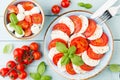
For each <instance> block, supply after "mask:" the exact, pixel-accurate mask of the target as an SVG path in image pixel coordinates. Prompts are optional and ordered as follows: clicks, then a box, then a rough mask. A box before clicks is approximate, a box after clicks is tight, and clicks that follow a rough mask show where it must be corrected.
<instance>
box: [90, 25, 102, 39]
mask: <svg viewBox="0 0 120 80" xmlns="http://www.w3.org/2000/svg"><path fill="white" fill-rule="evenodd" d="M102 34H103V29H102V27H101V26H100V25H98V24H97V28H96V30H95V32H94V33H93V35H92V36H90V37H88V39H89V40H95V39H98V38H100V37H101V36H102Z"/></svg>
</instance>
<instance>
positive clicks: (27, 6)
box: [21, 1, 34, 11]
mask: <svg viewBox="0 0 120 80" xmlns="http://www.w3.org/2000/svg"><path fill="white" fill-rule="evenodd" d="M21 4H22V6H23V8H24V9H25V10H27V11H29V10H31V9H32V8H33V7H34V4H33V3H32V2H28V1H27V2H22V3H21Z"/></svg>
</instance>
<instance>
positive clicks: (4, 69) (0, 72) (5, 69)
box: [0, 68, 9, 77]
mask: <svg viewBox="0 0 120 80" xmlns="http://www.w3.org/2000/svg"><path fill="white" fill-rule="evenodd" d="M8 72H9V69H8V68H2V69H1V70H0V75H1V76H3V77H4V76H7V73H8Z"/></svg>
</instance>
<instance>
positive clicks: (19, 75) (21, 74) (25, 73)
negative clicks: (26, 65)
mask: <svg viewBox="0 0 120 80" xmlns="http://www.w3.org/2000/svg"><path fill="white" fill-rule="evenodd" d="M18 77H19V78H20V79H25V78H26V77H27V72H26V71H24V70H22V71H20V72H19V73H18Z"/></svg>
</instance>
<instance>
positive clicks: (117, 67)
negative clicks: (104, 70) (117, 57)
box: [109, 64, 120, 72]
mask: <svg viewBox="0 0 120 80" xmlns="http://www.w3.org/2000/svg"><path fill="white" fill-rule="evenodd" d="M109 69H110V71H112V72H120V65H119V64H110V66H109Z"/></svg>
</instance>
